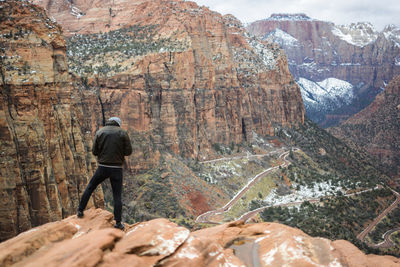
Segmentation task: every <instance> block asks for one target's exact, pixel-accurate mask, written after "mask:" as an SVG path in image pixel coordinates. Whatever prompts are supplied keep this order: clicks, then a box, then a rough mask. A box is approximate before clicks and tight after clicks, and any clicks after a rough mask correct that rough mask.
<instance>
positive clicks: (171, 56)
mask: <svg viewBox="0 0 400 267" xmlns="http://www.w3.org/2000/svg"><path fill="white" fill-rule="evenodd" d="M35 2H37V3H38V4H41V5H42V6H44V7H45V8H47V10H48V12H49V15H50V16H52V17H54V18H55V19H56V20H57V21H58V22H59V23H60V24H61V25H62V27H63V28H64V33H65V35H66V36H67V37H69V38H68V58H69V62H70V69H71V70H72V71H73V72H74V73H76V74H77V75H79V76H81V77H83V79H84V81H85V84H86V85H87V88H88V89H90V90H96V91H97V92H98V93H99V96H100V98H101V102H102V107H103V112H104V115H105V117H108V116H112V115H119V116H120V117H121V118H122V121H123V124H124V125H125V127H126V128H127V129H128V130H129V132H130V133H131V137H132V140H133V144H134V150H135V152H134V153H133V156H131V157H130V159H129V166H130V168H131V169H132V170H136V171H139V170H141V169H146V168H151V167H152V166H156V165H157V164H158V163H157V158H158V156H157V155H159V154H160V153H162V151H171V152H173V153H174V154H176V155H181V156H183V157H190V158H194V159H205V158H209V157H210V156H212V155H213V152H212V145H213V144H216V143H220V144H226V145H229V144H231V143H235V144H238V143H241V142H245V141H250V140H251V138H252V135H253V132H255V133H257V134H261V135H273V134H274V124H279V125H284V126H290V125H292V124H297V123H302V122H303V120H304V108H303V103H302V99H301V95H300V91H299V88H298V86H297V85H296V83H295V82H294V80H293V78H292V76H291V74H290V72H289V70H288V67H287V60H286V56H285V54H284V53H283V51H282V50H280V49H279V48H278V46H277V45H273V44H270V43H265V42H261V41H260V40H258V39H256V38H252V37H250V36H249V35H248V34H247V32H246V31H245V29H244V28H243V26H242V25H241V23H240V22H239V21H238V20H237V19H235V18H234V17H232V16H229V15H227V16H221V15H220V14H218V13H216V12H213V11H210V10H209V9H207V8H205V7H199V6H197V5H196V4H195V3H194V2H189V1H160V0H159V1H129V2H126V1H112V2H111V1H110V2H107V1H105V2H103V1H97V2H90V3H89V2H76V3H74V5H71V4H69V8H64V9H62V10H60V9H59V8H58V7H59V6H57V5H56V4H55V3H54V2H52V1H35ZM65 5H66V6H67V5H68V3H65ZM56 6H57V8H56ZM61 6H64V5H61ZM73 10H81V14H80V15H76V14H75V13H74V12H73ZM128 10H129V12H128ZM105 18H107V19H105ZM92 26H93V27H92ZM73 33H74V34H77V35H74V36H72V34H73ZM71 36H72V37H71Z"/></svg>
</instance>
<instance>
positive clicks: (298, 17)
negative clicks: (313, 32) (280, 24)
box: [267, 13, 314, 21]
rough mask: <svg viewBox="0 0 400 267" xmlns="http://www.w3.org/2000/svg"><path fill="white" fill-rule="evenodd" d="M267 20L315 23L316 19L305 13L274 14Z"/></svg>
mask: <svg viewBox="0 0 400 267" xmlns="http://www.w3.org/2000/svg"><path fill="white" fill-rule="evenodd" d="M267 20H277V21H287V20H289V21H313V20H314V19H312V18H310V17H309V16H307V15H306V14H304V13H295V14H286V13H279V14H272V15H271V17H269V18H268V19H267Z"/></svg>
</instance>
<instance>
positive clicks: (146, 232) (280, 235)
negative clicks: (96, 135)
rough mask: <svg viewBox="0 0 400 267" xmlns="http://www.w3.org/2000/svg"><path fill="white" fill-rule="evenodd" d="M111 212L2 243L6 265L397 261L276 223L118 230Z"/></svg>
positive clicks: (164, 224)
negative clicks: (113, 225)
mask: <svg viewBox="0 0 400 267" xmlns="http://www.w3.org/2000/svg"><path fill="white" fill-rule="evenodd" d="M112 217H113V216H112V214H111V213H109V212H107V211H104V210H101V209H96V210H95V209H91V210H88V211H86V213H85V216H84V218H83V219H78V218H76V216H71V217H69V218H67V219H64V220H62V221H58V222H53V223H48V224H45V225H42V226H40V227H37V228H34V229H32V230H30V231H28V232H26V233H22V234H20V235H18V236H17V237H14V238H12V239H10V240H8V241H6V242H3V243H1V244H0V264H1V265H2V266H11V265H13V264H15V265H16V266H24V265H26V264H28V263H29V266H56V265H57V266H58V265H61V266H64V265H65V266H123V265H126V266H128V265H129V266H141V267H144V266H155V265H156V266H349V267H351V266H354V267H355V266H357V267H358V266H371V267H372V266H374V267H377V266H385V267H390V266H393V267H394V266H399V264H400V260H399V259H398V258H395V257H392V256H377V255H365V254H364V253H362V252H361V251H359V250H358V249H357V248H356V247H355V246H354V245H352V244H351V243H349V242H348V241H344V240H337V241H330V240H328V239H324V238H318V237H310V236H308V235H306V234H305V233H303V232H302V231H300V230H298V229H295V228H291V227H288V226H284V225H281V224H277V223H257V224H243V222H241V221H238V222H232V223H227V224H223V225H220V226H216V227H211V228H207V229H203V230H198V231H194V232H190V231H189V230H188V229H186V228H184V227H179V226H177V225H176V224H174V223H172V222H170V221H168V220H167V219H155V220H151V221H146V222H141V223H136V224H134V225H126V229H125V232H123V231H120V230H117V229H114V228H112Z"/></svg>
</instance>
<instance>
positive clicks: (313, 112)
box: [247, 14, 400, 127]
mask: <svg viewBox="0 0 400 267" xmlns="http://www.w3.org/2000/svg"><path fill="white" fill-rule="evenodd" d="M247 29H248V31H249V32H250V33H251V34H254V35H256V36H258V37H260V38H261V39H263V40H269V41H273V42H276V43H278V44H279V45H280V46H281V47H282V48H283V49H284V50H285V52H286V54H287V57H288V63H289V69H290V72H291V73H292V74H293V75H294V77H295V79H296V81H297V83H298V84H299V86H300V87H301V92H302V96H303V100H304V105H305V108H306V111H307V116H308V117H309V118H311V119H312V120H313V121H315V122H317V123H318V124H319V125H321V126H323V127H329V126H332V125H336V124H337V123H338V122H340V121H342V120H344V119H346V118H348V117H349V116H351V115H353V114H355V113H357V112H358V111H360V110H361V109H363V108H364V107H366V106H367V105H368V104H369V103H371V102H372V101H373V100H374V98H375V96H376V95H377V94H378V93H379V92H381V91H382V90H383V89H384V88H385V86H386V84H388V83H389V81H390V80H392V78H393V77H394V76H396V75H398V74H400V56H399V55H400V29H399V28H398V27H396V26H394V25H389V26H387V27H386V28H385V29H384V30H383V31H382V32H378V31H376V30H375V29H374V27H373V26H372V25H371V24H370V23H352V24H350V25H335V24H333V23H331V22H325V21H320V20H315V19H311V18H309V17H307V16H306V15H304V14H273V15H272V16H271V17H270V18H267V19H264V20H259V21H256V22H254V23H252V24H250V25H249V26H248V27H247Z"/></svg>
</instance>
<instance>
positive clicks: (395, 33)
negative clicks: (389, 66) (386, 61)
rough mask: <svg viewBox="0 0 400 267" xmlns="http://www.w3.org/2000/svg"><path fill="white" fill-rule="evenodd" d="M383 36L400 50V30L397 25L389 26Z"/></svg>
mask: <svg viewBox="0 0 400 267" xmlns="http://www.w3.org/2000/svg"><path fill="white" fill-rule="evenodd" d="M383 35H384V36H385V38H386V39H387V40H389V41H392V42H393V43H394V44H395V45H396V46H397V47H399V48H400V28H399V27H397V26H396V25H388V26H386V27H385V29H384V30H383ZM399 59H400V58H399ZM399 61H400V60H399ZM396 63H397V62H396ZM396 65H397V64H396Z"/></svg>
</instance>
